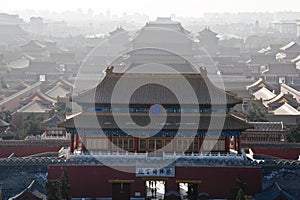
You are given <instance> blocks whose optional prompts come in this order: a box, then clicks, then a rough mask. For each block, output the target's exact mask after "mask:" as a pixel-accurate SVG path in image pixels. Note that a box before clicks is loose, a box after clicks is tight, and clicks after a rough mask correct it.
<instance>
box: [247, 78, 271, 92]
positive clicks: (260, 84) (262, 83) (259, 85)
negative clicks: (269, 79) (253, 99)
mask: <svg viewBox="0 0 300 200" xmlns="http://www.w3.org/2000/svg"><path fill="white" fill-rule="evenodd" d="M262 87H265V88H267V89H268V90H275V88H274V87H273V86H272V85H270V84H268V83H266V82H265V81H264V80H263V79H262V78H259V79H258V80H257V81H255V82H254V83H252V84H251V85H248V86H246V89H247V90H250V89H253V88H262Z"/></svg>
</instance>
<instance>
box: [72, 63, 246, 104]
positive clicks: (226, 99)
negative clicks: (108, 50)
mask: <svg viewBox="0 0 300 200" xmlns="http://www.w3.org/2000/svg"><path fill="white" fill-rule="evenodd" d="M124 75H125V76H124ZM123 76H124V78H123ZM180 77H184V78H183V79H182V78H180ZM121 78H122V81H123V82H122V84H125V85H126V87H124V88H123V90H122V91H121V92H120V93H118V94H116V95H117V98H116V99H117V100H118V101H119V102H114V103H119V104H124V102H126V101H127V100H126V99H125V98H124V96H125V95H124V94H130V93H131V90H132V88H135V87H136V85H138V84H140V85H141V87H139V88H138V89H137V90H135V91H134V93H133V94H132V95H131V99H130V103H131V104H150V105H153V104H160V105H163V104H173V105H174V104H175V105H178V104H179V103H178V99H177V98H176V96H175V94H174V93H173V92H172V91H170V90H169V89H168V88H166V87H163V86H162V85H161V84H159V83H163V84H167V85H172V86H173V87H174V88H178V89H179V90H180V89H181V91H180V92H182V93H181V94H180V95H182V96H185V97H188V96H189V95H190V93H189V91H187V88H185V87H184V86H185V85H186V83H189V87H190V86H191V88H192V89H193V90H194V93H195V94H196V97H197V99H198V102H199V105H211V104H214V105H226V104H227V105H235V104H239V103H241V102H242V99H241V98H238V97H237V96H235V95H234V94H232V93H230V92H227V91H224V90H221V89H219V88H217V87H216V86H214V85H213V83H212V82H211V81H210V80H209V79H208V77H207V74H206V70H204V69H201V73H194V74H192V73H190V74H151V73H126V74H124V73H114V72H113V67H111V68H107V70H106V76H105V77H104V79H103V80H102V81H101V82H100V83H99V84H98V85H97V86H96V87H95V88H92V89H90V90H87V91H85V92H82V93H80V94H79V95H78V96H75V97H73V99H72V101H74V102H78V103H89V104H91V103H93V104H94V103H96V104H110V103H111V102H112V100H111V99H112V98H111V97H112V94H113V92H114V90H115V86H116V85H117V83H118V82H119V81H120V79H121ZM186 81H187V82H186ZM145 83H149V84H145ZM154 83H158V84H154ZM123 92H124V94H123ZM182 104H186V105H188V104H195V100H194V99H190V98H185V101H184V102H182Z"/></svg>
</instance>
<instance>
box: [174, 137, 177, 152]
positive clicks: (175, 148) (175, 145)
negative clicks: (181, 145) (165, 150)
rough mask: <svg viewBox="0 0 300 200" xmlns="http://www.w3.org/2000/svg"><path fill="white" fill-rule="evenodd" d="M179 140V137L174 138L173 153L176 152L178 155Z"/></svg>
mask: <svg viewBox="0 0 300 200" xmlns="http://www.w3.org/2000/svg"><path fill="white" fill-rule="evenodd" d="M177 139H178V136H174V138H173V152H176V153H177Z"/></svg>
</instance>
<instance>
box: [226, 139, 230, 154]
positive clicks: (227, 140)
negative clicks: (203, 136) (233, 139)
mask: <svg viewBox="0 0 300 200" xmlns="http://www.w3.org/2000/svg"><path fill="white" fill-rule="evenodd" d="M229 149H230V138H229V136H225V152H226V153H229V151H230V150H229Z"/></svg>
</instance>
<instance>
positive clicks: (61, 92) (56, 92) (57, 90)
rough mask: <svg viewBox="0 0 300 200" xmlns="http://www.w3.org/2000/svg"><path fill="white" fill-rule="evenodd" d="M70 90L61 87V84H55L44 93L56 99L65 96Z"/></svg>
mask: <svg viewBox="0 0 300 200" xmlns="http://www.w3.org/2000/svg"><path fill="white" fill-rule="evenodd" d="M69 93H70V92H69V91H68V90H66V89H65V88H63V87H62V86H61V85H56V86H54V87H53V88H52V89H50V90H48V91H47V92H46V95H48V96H49V97H51V98H53V99H56V98H57V97H66V96H67V94H69Z"/></svg>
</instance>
